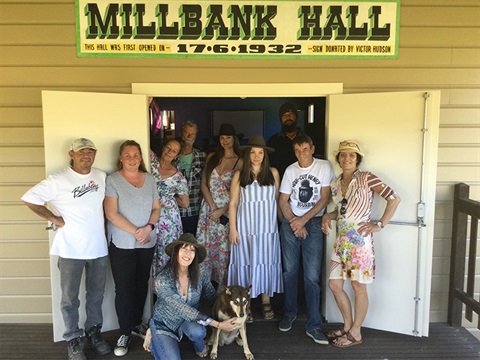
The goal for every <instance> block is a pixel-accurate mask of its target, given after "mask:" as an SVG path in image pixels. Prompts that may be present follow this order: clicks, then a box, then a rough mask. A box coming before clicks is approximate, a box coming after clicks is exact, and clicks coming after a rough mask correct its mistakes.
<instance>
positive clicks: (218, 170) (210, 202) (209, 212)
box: [197, 124, 243, 285]
mask: <svg viewBox="0 0 480 360" xmlns="http://www.w3.org/2000/svg"><path fill="white" fill-rule="evenodd" d="M219 142H220V144H219V146H218V147H217V150H216V151H215V152H214V153H210V154H208V156H207V159H206V161H205V169H204V171H203V175H202V194H203V200H202V206H201V209H200V215H199V219H198V227H197V239H198V242H199V243H200V244H202V245H203V246H205V248H206V249H207V258H206V259H205V267H206V268H207V271H208V272H209V274H210V278H211V280H212V281H215V282H217V283H218V284H222V285H226V284H227V271H228V264H229V261H230V242H229V241H228V234H229V226H228V213H227V210H228V203H229V202H230V183H231V182H232V178H233V174H234V172H235V170H236V169H240V168H241V167H242V164H243V159H241V152H240V149H239V142H238V139H237V137H236V136H235V129H234V127H233V126H232V125H230V124H222V125H221V126H220V131H219Z"/></svg>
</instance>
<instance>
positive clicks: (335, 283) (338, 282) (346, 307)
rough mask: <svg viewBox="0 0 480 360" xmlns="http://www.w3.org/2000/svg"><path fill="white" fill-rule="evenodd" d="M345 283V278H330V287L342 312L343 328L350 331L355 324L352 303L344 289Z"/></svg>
mask: <svg viewBox="0 0 480 360" xmlns="http://www.w3.org/2000/svg"><path fill="white" fill-rule="evenodd" d="M343 284H344V280H343V279H330V280H329V282H328V287H329V288H330V290H332V293H333V296H334V297H335V301H336V303H337V306H338V309H339V310H340V313H341V314H342V317H343V328H344V330H345V331H349V330H350V328H351V327H352V324H353V317H352V304H351V302H350V299H349V297H348V295H347V293H346V292H345V290H344V289H343Z"/></svg>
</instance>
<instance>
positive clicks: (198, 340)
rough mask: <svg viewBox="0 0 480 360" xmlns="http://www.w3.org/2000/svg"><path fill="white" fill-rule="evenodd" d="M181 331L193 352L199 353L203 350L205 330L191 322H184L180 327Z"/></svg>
mask: <svg viewBox="0 0 480 360" xmlns="http://www.w3.org/2000/svg"><path fill="white" fill-rule="evenodd" d="M181 329H182V331H183V332H184V333H185V335H186V336H187V337H188V338H189V339H190V340H191V341H192V343H193V347H194V348H195V352H197V353H201V352H203V351H204V350H205V346H206V345H205V342H204V340H205V336H206V335H207V328H206V327H205V326H203V325H200V324H198V323H196V322H192V321H184V322H183V324H182V326H181Z"/></svg>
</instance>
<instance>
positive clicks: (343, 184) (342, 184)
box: [340, 177, 352, 196]
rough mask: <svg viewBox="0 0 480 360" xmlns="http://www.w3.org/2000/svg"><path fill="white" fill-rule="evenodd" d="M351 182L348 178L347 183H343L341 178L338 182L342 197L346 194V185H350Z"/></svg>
mask: <svg viewBox="0 0 480 360" xmlns="http://www.w3.org/2000/svg"><path fill="white" fill-rule="evenodd" d="M351 181H352V178H350V179H349V180H348V181H344V178H343V177H342V180H340V185H341V189H342V194H343V196H345V195H346V194H347V190H348V185H350V182H351Z"/></svg>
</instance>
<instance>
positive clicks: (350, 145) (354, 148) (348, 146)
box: [335, 140, 365, 157]
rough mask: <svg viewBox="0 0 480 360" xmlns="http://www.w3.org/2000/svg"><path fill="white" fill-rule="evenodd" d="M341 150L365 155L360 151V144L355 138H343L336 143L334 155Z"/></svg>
mask: <svg viewBox="0 0 480 360" xmlns="http://www.w3.org/2000/svg"><path fill="white" fill-rule="evenodd" d="M341 152H354V153H357V154H358V155H360V156H361V157H364V156H365V155H364V154H363V153H362V152H361V151H360V146H358V143H357V142H356V141H355V140H343V141H340V144H338V150H335V156H336V155H337V154H339V153H341Z"/></svg>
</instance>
